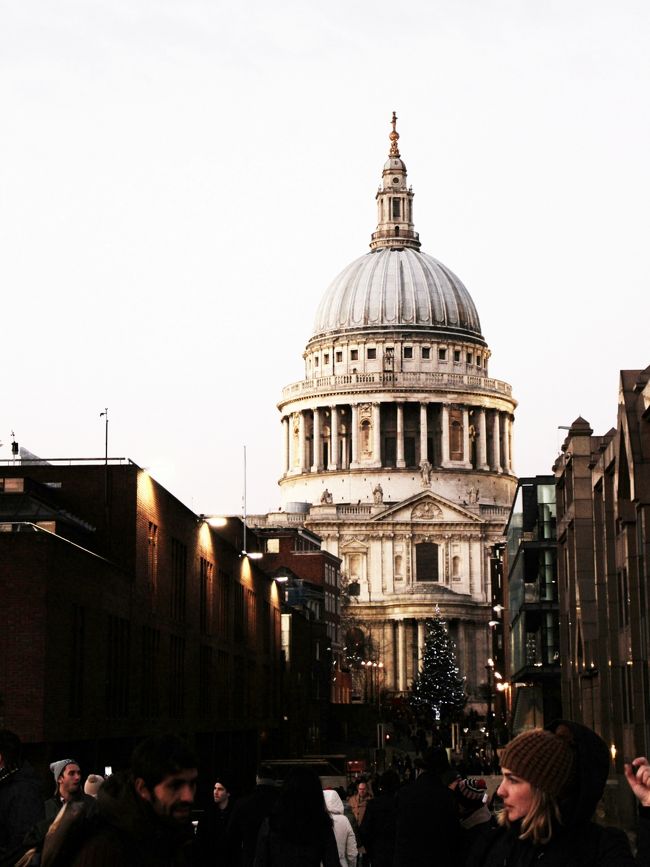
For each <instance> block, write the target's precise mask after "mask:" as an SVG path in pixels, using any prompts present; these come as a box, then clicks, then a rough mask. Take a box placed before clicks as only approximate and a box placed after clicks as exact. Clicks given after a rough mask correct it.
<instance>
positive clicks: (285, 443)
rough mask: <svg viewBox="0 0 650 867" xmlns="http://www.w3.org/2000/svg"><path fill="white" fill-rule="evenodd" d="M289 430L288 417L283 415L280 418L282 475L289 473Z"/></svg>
mask: <svg viewBox="0 0 650 867" xmlns="http://www.w3.org/2000/svg"><path fill="white" fill-rule="evenodd" d="M290 430H291V425H290V424H289V417H288V416H286V415H284V416H282V447H283V450H284V475H285V476H286V474H287V473H288V472H289V467H290V466H291V464H290V460H291V454H290V451H289V432H290Z"/></svg>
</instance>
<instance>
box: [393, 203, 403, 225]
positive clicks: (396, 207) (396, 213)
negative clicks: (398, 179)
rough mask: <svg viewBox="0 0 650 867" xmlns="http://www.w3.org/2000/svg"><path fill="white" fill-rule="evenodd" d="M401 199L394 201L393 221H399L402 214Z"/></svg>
mask: <svg viewBox="0 0 650 867" xmlns="http://www.w3.org/2000/svg"><path fill="white" fill-rule="evenodd" d="M400 201H401V200H400V199H392V203H393V220H399V218H400V214H401V213H402V212H401V208H400Z"/></svg>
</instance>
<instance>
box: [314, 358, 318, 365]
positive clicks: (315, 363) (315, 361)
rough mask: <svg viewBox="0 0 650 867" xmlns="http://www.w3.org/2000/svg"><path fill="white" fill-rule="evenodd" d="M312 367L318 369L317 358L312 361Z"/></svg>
mask: <svg viewBox="0 0 650 867" xmlns="http://www.w3.org/2000/svg"><path fill="white" fill-rule="evenodd" d="M314 367H318V359H317V358H315V359H314Z"/></svg>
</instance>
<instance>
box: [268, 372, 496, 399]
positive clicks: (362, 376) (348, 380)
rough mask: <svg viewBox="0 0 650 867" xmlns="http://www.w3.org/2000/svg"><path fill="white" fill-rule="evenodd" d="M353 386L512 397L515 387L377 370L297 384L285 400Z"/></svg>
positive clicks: (460, 376)
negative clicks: (473, 391)
mask: <svg viewBox="0 0 650 867" xmlns="http://www.w3.org/2000/svg"><path fill="white" fill-rule="evenodd" d="M350 386H353V387H354V388H357V389H358V390H359V391H372V390H375V389H377V388H381V387H382V386H391V387H393V388H399V387H400V386H401V387H407V388H421V389H430V388H433V389H440V388H443V387H444V388H448V389H453V390H455V391H469V390H476V389H478V390H479V391H483V392H490V393H492V394H495V393H496V394H503V395H505V396H507V397H511V396H512V386H510V385H509V384H508V383H507V382H502V381H501V380H499V379H492V378H491V377H488V376H478V375H476V374H471V373H443V372H434V371H401V372H399V373H394V372H393V371H376V372H374V373H346V374H341V375H334V374H332V375H331V376H319V377H317V378H316V379H305V380H302V381H300V382H294V383H292V384H291V385H288V386H286V388H284V389H283V390H282V398H283V400H287V399H289V398H292V397H302V396H306V395H311V394H315V393H318V392H319V391H338V390H339V389H340V390H344V389H349V387H350Z"/></svg>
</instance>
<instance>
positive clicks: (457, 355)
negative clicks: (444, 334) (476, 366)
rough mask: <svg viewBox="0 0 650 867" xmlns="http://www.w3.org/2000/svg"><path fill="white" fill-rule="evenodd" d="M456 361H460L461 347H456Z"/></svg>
mask: <svg viewBox="0 0 650 867" xmlns="http://www.w3.org/2000/svg"><path fill="white" fill-rule="evenodd" d="M454 361H460V349H454Z"/></svg>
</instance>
